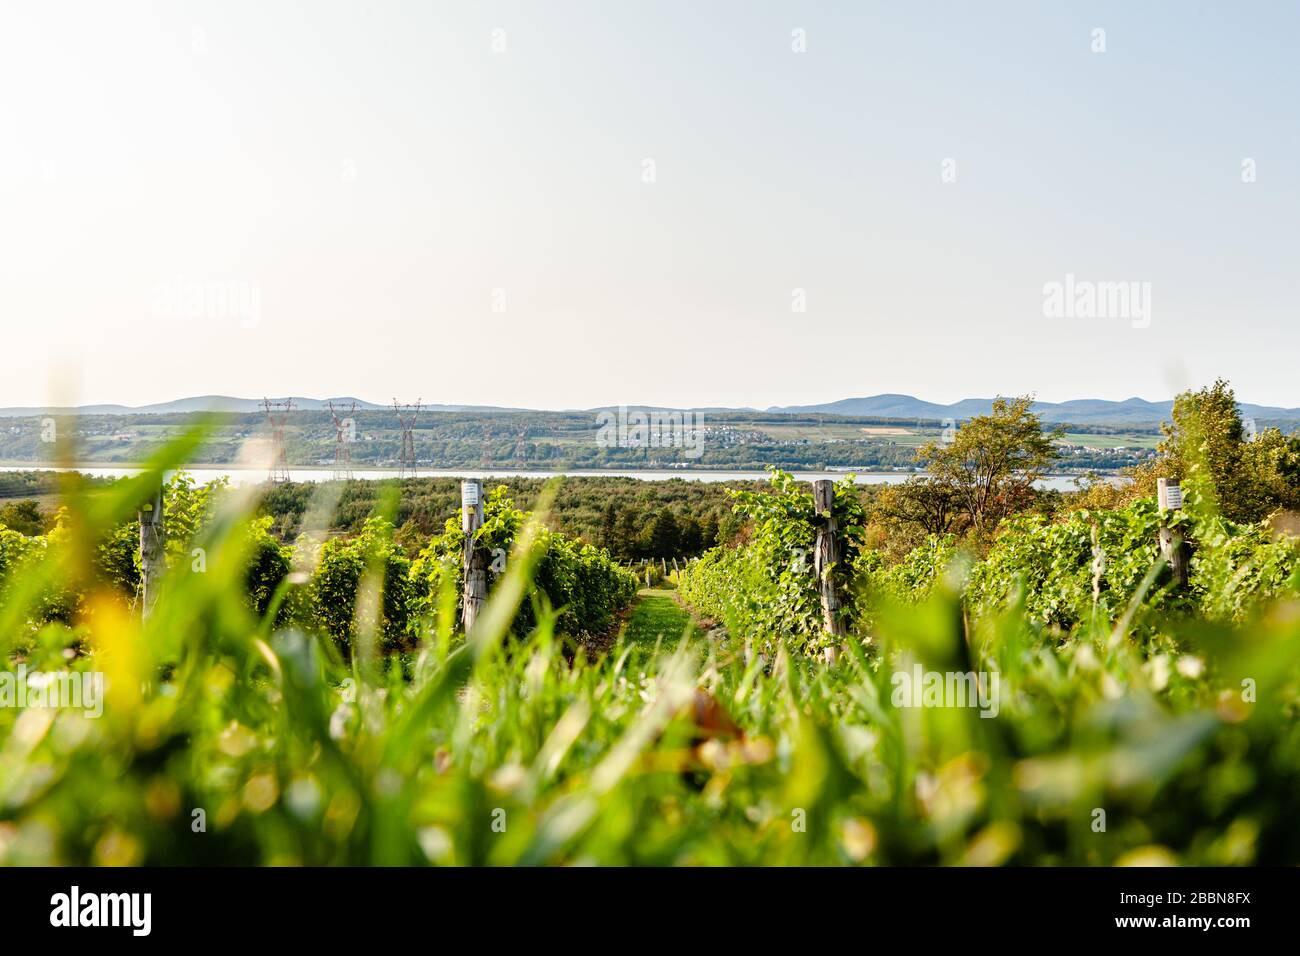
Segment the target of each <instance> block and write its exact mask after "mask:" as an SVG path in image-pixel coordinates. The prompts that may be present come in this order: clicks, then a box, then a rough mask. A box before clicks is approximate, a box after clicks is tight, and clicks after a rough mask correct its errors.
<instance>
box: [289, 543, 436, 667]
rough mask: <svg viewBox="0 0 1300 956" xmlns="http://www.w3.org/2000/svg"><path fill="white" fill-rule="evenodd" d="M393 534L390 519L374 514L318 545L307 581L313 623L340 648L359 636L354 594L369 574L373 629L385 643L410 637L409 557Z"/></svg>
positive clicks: (398, 644)
mask: <svg viewBox="0 0 1300 956" xmlns="http://www.w3.org/2000/svg"><path fill="white" fill-rule="evenodd" d="M392 539H393V525H392V522H390V521H388V520H386V519H384V518H378V517H375V518H369V519H367V520H366V522H365V525H364V526H363V528H362V531H361V534H359V535H357V536H356V537H355V538H333V539H331V540H330V541H327V542H325V544H324V545H323V546H322V547H321V549H320V559H319V562H318V564H317V565H316V570H315V573H314V574H313V575H312V578H311V583H310V606H311V613H312V623H313V624H314V625H315V626H316V627H318V628H320V629H321V630H322V631H323V632H324V633H326V634H328V635H329V636H330V637H332V638H333V639H334V640H335V642H336V643H337V644H338V645H339V646H340V647H341V648H343V649H344V650H349V649H351V648H352V646H353V644H354V641H355V639H356V637H357V627H356V625H357V621H356V618H357V596H358V594H359V593H360V591H361V587H362V582H363V581H364V580H366V579H367V576H368V575H374V579H375V580H376V581H377V582H378V588H379V594H380V601H379V606H378V621H377V630H378V634H379V635H380V637H381V640H382V644H383V646H384V647H385V648H386V649H390V650H391V649H397V648H403V647H407V646H408V645H409V644H410V642H411V633H410V625H411V622H412V619H413V618H412V610H413V608H414V604H415V601H414V595H415V588H414V585H413V582H412V580H411V561H410V559H408V558H407V557H406V555H405V554H403V553H402V551H401V549H400V548H399V547H397V546H396V545H394V544H393V540H392ZM271 560H272V563H274V561H275V559H271Z"/></svg>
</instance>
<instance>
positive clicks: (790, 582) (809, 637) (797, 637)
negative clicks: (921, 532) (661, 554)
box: [679, 469, 863, 651]
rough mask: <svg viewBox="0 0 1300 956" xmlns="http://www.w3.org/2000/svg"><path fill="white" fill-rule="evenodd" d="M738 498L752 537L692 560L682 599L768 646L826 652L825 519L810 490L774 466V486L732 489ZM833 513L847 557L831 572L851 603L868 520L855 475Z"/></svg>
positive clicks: (839, 490)
mask: <svg viewBox="0 0 1300 956" xmlns="http://www.w3.org/2000/svg"><path fill="white" fill-rule="evenodd" d="M732 499H733V502H734V505H733V507H734V508H735V510H736V512H737V514H739V515H741V516H742V517H744V518H745V519H746V520H747V521H749V522H750V523H751V524H750V528H751V533H750V535H749V538H748V540H747V541H745V543H743V544H741V545H739V546H738V547H736V548H727V547H719V548H715V549H713V550H712V551H709V552H707V553H706V554H705V555H704V556H703V557H702V558H700V559H699V560H698V561H693V562H691V563H690V564H689V565H687V568H686V570H685V571H683V572H682V575H681V578H680V584H679V587H680V589H681V591H682V596H683V597H684V598H686V600H687V601H690V602H691V603H693V604H694V605H695V607H696V608H697V609H698V610H699V611H700V612H701V613H703V614H707V615H709V616H710V617H715V618H717V619H719V620H722V621H725V622H726V623H727V625H728V627H729V628H730V629H731V630H733V631H734V632H735V633H737V634H740V635H742V636H744V637H747V638H750V639H754V640H757V641H759V642H760V644H762V645H765V646H770V647H775V646H776V645H778V644H787V645H789V646H792V647H796V648H800V649H804V650H808V651H815V650H818V649H820V648H821V647H823V646H824V645H825V644H826V643H827V640H826V637H825V634H824V624H823V620H822V609H821V597H820V592H819V591H818V579H817V571H816V569H815V568H814V556H813V551H814V547H815V545H816V540H817V527H818V522H819V519H818V517H817V515H816V514H815V512H814V508H813V498H812V493H811V489H809V487H808V486H807V485H806V484H805V483H802V482H800V481H798V480H796V479H795V478H794V477H793V476H791V475H788V474H786V473H784V472H782V471H777V470H775V469H774V470H773V472H772V476H771V489H770V490H769V491H767V492H751V491H734V492H732ZM832 513H833V517H834V518H835V521H836V525H837V528H838V532H837V538H838V541H839V543H840V547H841V557H840V561H839V562H838V565H837V566H835V567H832V568H829V569H827V573H828V574H829V575H830V576H831V580H832V581H833V582H834V584H835V587H836V588H837V589H838V590H839V591H840V593H841V601H842V603H846V604H847V602H848V601H849V600H850V599H851V596H852V594H851V584H852V573H853V572H852V569H853V567H854V565H855V562H856V561H857V558H858V551H859V547H860V541H861V535H862V521H863V513H862V505H861V502H860V500H859V498H858V494H857V491H856V488H855V487H854V484H853V479H852V476H848V477H846V478H845V479H844V480H842V481H840V482H838V483H837V484H836V486H835V497H834V501H833V504H832ZM846 613H848V612H846Z"/></svg>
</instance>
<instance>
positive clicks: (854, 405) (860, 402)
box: [0, 395, 1300, 425]
mask: <svg viewBox="0 0 1300 956" xmlns="http://www.w3.org/2000/svg"><path fill="white" fill-rule="evenodd" d="M278 400H280V401H283V398H281V399H278ZM292 400H293V404H294V407H295V408H297V409H302V410H304V411H318V410H320V409H323V408H325V406H326V404H327V403H328V402H331V401H332V402H334V403H335V404H336V405H337V404H344V405H347V404H349V403H351V402H356V404H357V408H358V409H361V410H363V411H378V410H382V409H385V408H389V407H390V406H389V405H387V404H375V403H374V402H366V401H362V400H361V399H359V398H333V399H328V398H303V397H298V396H294V397H293V399H292ZM1173 404H1174V403H1173V402H1172V401H1165V402H1149V401H1147V400H1145V399H1142V398H1129V399H1125V400H1124V401H1122V402H1115V401H1108V400H1106V399H1099V398H1081V399H1074V400H1072V401H1068V402H1035V403H1034V411H1035V412H1037V413H1039V414H1040V415H1042V417H1043V420H1044V421H1046V422H1051V423H1057V422H1061V423H1067V424H1080V425H1084V424H1086V425H1156V424H1159V423H1160V422H1162V421H1168V420H1169V417H1170V413H1171V410H1172V409H1173ZM613 407H616V406H601V407H600V408H596V409H590V411H593V412H594V411H599V410H601V409H607V408H613ZM628 407H629V408H636V409H645V408H656V407H658V406H651V405H629V406H628ZM992 407H993V399H991V398H966V399H962V400H961V401H959V402H953V403H952V404H950V405H942V404H938V403H936V402H927V401H923V400H922V399H919V398H915V397H913V396H911V395H871V396H868V397H866V398H845V399H841V400H840V401H838V402H827V403H825V404H821V405H786V406H773V407H771V408H767V409H754V408H703V409H693V410H696V411H703V412H705V413H708V412H726V411H741V412H755V411H763V412H767V413H771V414H775V415H846V416H853V417H863V418H900V419H929V420H935V421H943V420H944V419H946V418H952V419H956V420H958V421H961V420H963V419H966V418H969V417H971V416H972V415H984V414H987V413H988V412H989V411H990V409H992ZM261 408H262V400H261V399H260V398H232V397H230V396H228V395H200V396H196V397H193V398H180V399H176V400H175V401H171V402H162V403H160V404H157V405H141V406H139V407H135V408H132V407H128V406H126V405H81V406H77V407H76V408H40V407H33V408H0V418H18V417H30V416H37V415H70V414H80V415H165V414H177V413H184V412H206V411H213V412H237V413H244V414H247V413H250V412H258V411H261ZM425 408H426V409H428V410H429V411H431V412H501V411H525V410H526V409H511V408H502V407H499V406H491V405H426V406H425ZM1240 408H1241V414H1242V415H1243V416H1244V417H1246V418H1253V419H1256V420H1258V421H1277V422H1296V423H1300V408H1276V407H1273V406H1268V405H1252V404H1250V403H1247V402H1243V403H1241V404H1240Z"/></svg>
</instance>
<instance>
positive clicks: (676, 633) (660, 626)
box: [623, 588, 704, 649]
mask: <svg viewBox="0 0 1300 956" xmlns="http://www.w3.org/2000/svg"><path fill="white" fill-rule="evenodd" d="M674 593H675V592H673V591H672V590H669V589H667V588H642V589H641V590H640V591H638V592H637V595H636V603H635V604H633V606H632V613H631V615H630V616H629V617H628V619H627V623H626V624H625V625H624V631H623V633H624V635H625V636H626V637H627V641H628V643H629V644H636V645H639V646H641V647H645V648H647V649H653V648H654V645H655V641H657V640H659V638H660V637H662V638H663V641H664V646H665V647H673V646H675V645H676V644H677V642H678V641H680V640H681V639H682V635H683V634H684V633H686V630H687V629H688V628H689V629H690V632H691V637H693V638H695V637H703V636H704V632H703V631H701V630H700V629H699V628H698V627H696V626H695V623H694V622H693V621H692V620H691V615H690V614H689V612H687V610H686V609H685V608H683V607H682V606H681V605H680V604H678V603H677V600H676V598H675V597H674Z"/></svg>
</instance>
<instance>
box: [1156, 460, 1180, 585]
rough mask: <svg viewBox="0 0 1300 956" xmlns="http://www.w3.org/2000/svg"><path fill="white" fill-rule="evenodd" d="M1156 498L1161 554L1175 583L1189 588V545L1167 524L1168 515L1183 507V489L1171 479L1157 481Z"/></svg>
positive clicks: (1158, 479)
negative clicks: (1158, 511)
mask: <svg viewBox="0 0 1300 956" xmlns="http://www.w3.org/2000/svg"><path fill="white" fill-rule="evenodd" d="M1156 498H1157V503H1158V504H1159V507H1160V530H1159V531H1158V532H1157V535H1158V537H1159V542H1160V554H1161V556H1162V557H1163V558H1164V559H1165V560H1166V561H1168V562H1169V569H1170V570H1171V571H1172V572H1173V575H1174V581H1175V582H1176V584H1177V586H1178V587H1179V588H1185V587H1187V545H1186V544H1185V543H1184V542H1183V540H1182V538H1181V537H1180V536H1179V535H1178V534H1176V533H1175V532H1174V530H1173V529H1172V528H1170V527H1169V525H1168V524H1167V522H1166V517H1167V513H1168V512H1170V511H1178V510H1179V509H1180V508H1182V506H1183V489H1182V487H1181V486H1180V485H1179V484H1178V482H1176V481H1173V480H1171V479H1169V478H1157V479H1156Z"/></svg>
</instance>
